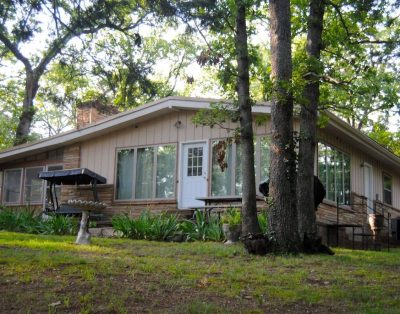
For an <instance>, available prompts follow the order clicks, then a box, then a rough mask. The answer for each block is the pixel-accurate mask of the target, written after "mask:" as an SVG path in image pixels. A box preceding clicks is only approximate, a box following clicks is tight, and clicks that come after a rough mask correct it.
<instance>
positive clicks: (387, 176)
mask: <svg viewBox="0 0 400 314" xmlns="http://www.w3.org/2000/svg"><path fill="white" fill-rule="evenodd" d="M385 177H386V178H388V179H390V190H387V189H385ZM385 191H390V203H387V202H386V200H385ZM382 202H383V203H384V204H386V205H389V206H393V176H391V175H389V174H388V173H387V172H382Z"/></svg>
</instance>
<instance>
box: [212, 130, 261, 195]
mask: <svg viewBox="0 0 400 314" xmlns="http://www.w3.org/2000/svg"><path fill="white" fill-rule="evenodd" d="M219 142H220V140H215V141H213V142H212V165H211V195H213V196H228V195H241V194H242V165H241V160H242V146H241V145H240V144H237V143H232V144H230V145H227V147H226V149H225V158H224V161H225V163H226V164H225V165H226V167H224V169H221V165H220V164H219V162H218V153H219V148H218V147H219V146H220V145H219ZM254 170H255V175H256V186H258V185H259V184H260V182H261V181H263V180H266V179H267V178H268V174H269V140H268V138H267V137H257V138H256V140H255V141H254ZM256 190H257V191H258V189H256Z"/></svg>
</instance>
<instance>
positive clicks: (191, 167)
mask: <svg viewBox="0 0 400 314" xmlns="http://www.w3.org/2000/svg"><path fill="white" fill-rule="evenodd" d="M202 167H203V148H202V147H193V148H189V149H188V167H187V176H188V177H198V176H201V175H202V173H203V169H202Z"/></svg>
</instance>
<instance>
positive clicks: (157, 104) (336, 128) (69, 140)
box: [0, 96, 400, 173]
mask: <svg viewBox="0 0 400 314" xmlns="http://www.w3.org/2000/svg"><path fill="white" fill-rule="evenodd" d="M212 103H225V104H231V103H232V102H231V101H227V100H221V99H209V98H190V97H178V96H172V97H167V98H163V99H160V100H157V101H154V102H151V103H148V104H145V105H143V106H140V107H137V108H134V109H132V110H129V111H125V112H122V113H119V114H116V115H113V116H110V117H109V118H106V119H103V120H101V121H99V122H97V123H94V124H90V125H88V126H86V127H84V128H81V129H78V130H72V131H68V132H65V133H61V134H58V135H55V136H52V137H49V138H46V139H43V140H39V141H35V142H31V143H27V144H23V145H19V146H15V147H12V148H10V149H8V150H5V151H2V152H0V163H5V162H8V161H12V160H15V159H19V158H22V157H26V156H28V155H32V154H33V153H35V154H36V153H41V152H44V151H48V150H53V149H56V148H59V147H62V146H66V145H70V144H73V143H76V142H81V141H83V140H88V139H91V138H94V137H97V136H100V135H102V134H106V133H110V132H112V131H115V130H117V129H121V128H124V127H127V126H129V125H135V124H137V123H139V122H142V121H144V120H147V119H150V118H154V117H156V116H161V115H165V114H166V113H168V112H171V111H176V110H179V109H183V110H199V109H207V108H210V104H212ZM253 113H255V114H257V113H264V114H270V113H271V105H270V104H269V103H260V104H257V105H255V106H253ZM326 114H327V115H328V117H329V122H328V125H327V127H326V129H327V130H328V131H329V132H332V133H333V134H336V135H338V136H340V137H343V136H345V137H346V141H348V142H349V143H350V144H353V145H355V146H356V147H357V148H359V149H360V150H361V151H363V152H365V153H367V154H369V155H371V156H373V157H374V158H376V159H378V160H380V161H382V162H383V163H385V164H386V165H388V166H390V167H392V168H393V170H395V171H396V172H398V173H400V158H399V157H398V156H396V155H394V154H393V153H392V152H390V151H389V150H387V149H386V148H384V147H383V146H381V145H379V144H378V143H377V142H375V141H374V140H372V139H371V138H369V137H368V136H366V135H365V134H363V133H362V132H360V131H358V130H356V129H354V128H353V127H351V126H350V125H349V124H347V123H346V122H344V121H343V120H341V119H340V118H338V117H337V116H335V115H333V114H332V113H329V112H327V113H326Z"/></svg>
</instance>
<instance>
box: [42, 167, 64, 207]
mask: <svg viewBox="0 0 400 314" xmlns="http://www.w3.org/2000/svg"><path fill="white" fill-rule="evenodd" d="M62 169H63V166H62V165H48V166H47V171H56V170H62ZM54 191H55V195H54V196H55V197H56V198H57V201H60V197H61V186H60V185H55V187H54ZM53 201H54V202H56V200H53ZM52 205H53V204H51V197H50V182H48V181H46V199H45V206H46V207H52Z"/></svg>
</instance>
